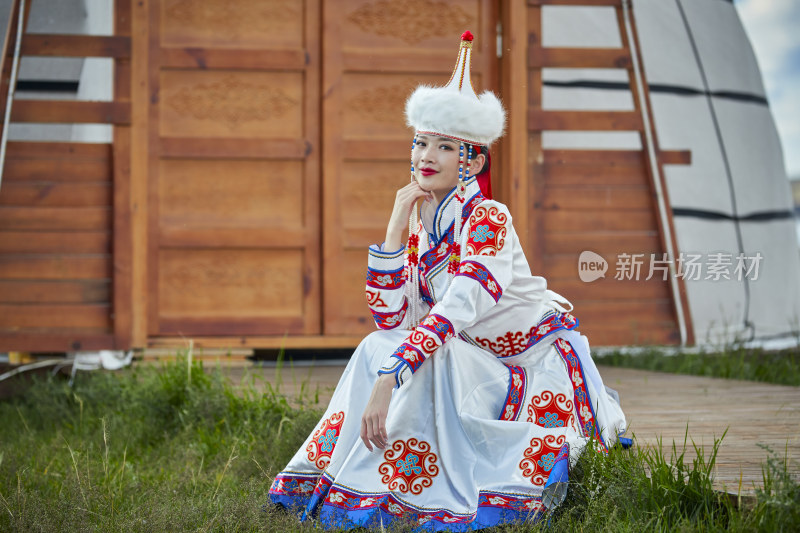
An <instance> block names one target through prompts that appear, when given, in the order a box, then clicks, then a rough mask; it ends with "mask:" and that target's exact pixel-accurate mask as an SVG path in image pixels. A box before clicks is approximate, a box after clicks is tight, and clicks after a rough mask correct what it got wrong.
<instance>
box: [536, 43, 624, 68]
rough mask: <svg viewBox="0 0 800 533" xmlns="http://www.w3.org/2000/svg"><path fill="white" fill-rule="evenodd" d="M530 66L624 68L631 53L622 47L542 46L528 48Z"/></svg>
mask: <svg viewBox="0 0 800 533" xmlns="http://www.w3.org/2000/svg"><path fill="white" fill-rule="evenodd" d="M528 66H529V67H531V68H545V67H555V68H624V69H628V68H630V67H631V55H630V53H629V52H628V51H627V50H624V49H622V48H543V47H541V46H531V47H530V48H529V49H528Z"/></svg>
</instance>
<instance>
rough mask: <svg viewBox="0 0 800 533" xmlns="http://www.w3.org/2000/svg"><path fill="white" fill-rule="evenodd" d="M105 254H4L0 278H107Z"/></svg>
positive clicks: (109, 267)
mask: <svg viewBox="0 0 800 533" xmlns="http://www.w3.org/2000/svg"><path fill="white" fill-rule="evenodd" d="M110 277H111V259H110V257H109V256H108V255H106V254H102V255H75V254H36V255H33V254H31V255H4V256H3V260H2V261H1V262H0V278H2V279H7V280H12V279H30V280H46V279H108V278H110Z"/></svg>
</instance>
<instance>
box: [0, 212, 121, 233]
mask: <svg viewBox="0 0 800 533" xmlns="http://www.w3.org/2000/svg"><path fill="white" fill-rule="evenodd" d="M110 226H111V208H109V207H27V206H26V207H6V206H3V207H0V228H3V229H4V230H40V229H41V230H59V231H64V230H88V231H106V230H108V228H109V227H110Z"/></svg>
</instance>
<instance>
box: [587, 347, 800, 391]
mask: <svg viewBox="0 0 800 533" xmlns="http://www.w3.org/2000/svg"><path fill="white" fill-rule="evenodd" d="M592 357H593V358H594V360H595V362H596V363H597V364H598V365H608V366H620V367H626V368H638V369H642V370H653V371H657V372H671V373H675V374H690V375H694V376H708V377H718V378H726V379H743V380H748V381H763V382H766V383H775V384H780V385H793V386H795V387H798V386H800V349H797V348H795V349H793V350H783V351H766V350H763V349H761V348H747V347H745V346H738V345H737V346H731V347H728V348H725V349H723V350H720V351H719V352H711V353H708V352H695V353H692V352H685V351H681V352H678V353H675V354H666V353H664V352H663V351H658V350H655V349H653V350H646V351H643V352H640V353H624V352H611V353H608V354H602V355H593V356H592Z"/></svg>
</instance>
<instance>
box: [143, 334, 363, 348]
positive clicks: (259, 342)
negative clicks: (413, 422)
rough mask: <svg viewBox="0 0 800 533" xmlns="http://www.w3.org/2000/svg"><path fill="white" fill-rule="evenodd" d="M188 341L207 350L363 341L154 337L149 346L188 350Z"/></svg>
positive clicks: (339, 345)
mask: <svg viewBox="0 0 800 533" xmlns="http://www.w3.org/2000/svg"><path fill="white" fill-rule="evenodd" d="M188 339H192V340H193V341H194V346H195V347H205V348H236V347H248V348H289V349H292V348H304V349H335V348H355V347H356V346H358V344H359V343H360V342H361V341H362V340H363V337H362V336H361V335H358V336H356V335H292V336H288V335H277V336H272V337H269V336H242V337H233V336H230V335H229V336H225V337H192V336H189V337H188V338H187V337H152V338H150V339H149V340H148V345H149V346H153V347H159V348H186V346H187V343H188Z"/></svg>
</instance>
